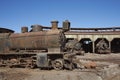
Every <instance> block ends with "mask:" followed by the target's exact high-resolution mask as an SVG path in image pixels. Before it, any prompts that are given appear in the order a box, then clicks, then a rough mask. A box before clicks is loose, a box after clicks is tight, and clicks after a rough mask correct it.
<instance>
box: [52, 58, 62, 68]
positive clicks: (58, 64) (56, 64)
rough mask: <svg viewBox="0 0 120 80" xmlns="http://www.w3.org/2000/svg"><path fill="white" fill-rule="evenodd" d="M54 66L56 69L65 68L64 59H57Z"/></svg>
mask: <svg viewBox="0 0 120 80" xmlns="http://www.w3.org/2000/svg"><path fill="white" fill-rule="evenodd" d="M52 67H53V68H54V69H55V70H62V69H63V61H62V59H56V60H54V61H53V62H52Z"/></svg>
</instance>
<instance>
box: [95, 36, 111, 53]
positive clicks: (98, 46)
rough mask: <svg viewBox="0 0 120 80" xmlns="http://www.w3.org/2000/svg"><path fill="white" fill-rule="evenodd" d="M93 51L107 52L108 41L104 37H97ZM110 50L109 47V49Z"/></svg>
mask: <svg viewBox="0 0 120 80" xmlns="http://www.w3.org/2000/svg"><path fill="white" fill-rule="evenodd" d="M94 46H95V53H99V51H100V52H101V53H107V52H108V49H109V41H108V40H107V39H106V38H98V39H97V40H96V41H95V45H94ZM109 52H110V49H109Z"/></svg>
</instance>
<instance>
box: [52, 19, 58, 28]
mask: <svg viewBox="0 0 120 80" xmlns="http://www.w3.org/2000/svg"><path fill="white" fill-rule="evenodd" d="M51 24H52V30H55V29H58V21H51Z"/></svg>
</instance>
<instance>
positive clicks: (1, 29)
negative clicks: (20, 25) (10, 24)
mask: <svg viewBox="0 0 120 80" xmlns="http://www.w3.org/2000/svg"><path fill="white" fill-rule="evenodd" d="M0 33H14V31H13V30H10V29H6V28H0Z"/></svg>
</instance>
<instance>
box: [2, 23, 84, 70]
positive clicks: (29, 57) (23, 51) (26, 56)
mask: <svg viewBox="0 0 120 80" xmlns="http://www.w3.org/2000/svg"><path fill="white" fill-rule="evenodd" d="M51 23H52V29H51V30H42V26H41V25H32V26H31V28H32V30H31V31H30V32H28V28H27V27H22V33H0V66H8V67H14V66H24V67H30V68H34V67H39V68H54V69H56V70H61V69H63V68H67V69H72V68H73V67H75V63H74V62H73V57H74V55H76V54H81V53H83V51H82V50H81V44H80V43H79V42H78V41H77V40H71V41H68V42H67V40H66V37H65V35H64V32H66V31H68V30H69V28H70V23H69V21H64V22H63V28H62V29H58V28H57V26H58V21H52V22H51Z"/></svg>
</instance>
